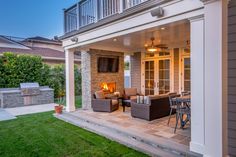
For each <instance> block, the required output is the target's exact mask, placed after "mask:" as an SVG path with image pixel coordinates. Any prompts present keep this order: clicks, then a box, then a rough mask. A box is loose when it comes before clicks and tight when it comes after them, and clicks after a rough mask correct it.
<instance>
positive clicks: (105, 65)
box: [98, 57, 119, 73]
mask: <svg viewBox="0 0 236 157" xmlns="http://www.w3.org/2000/svg"><path fill="white" fill-rule="evenodd" d="M118 71H119V57H98V72H99V73H116V72H118Z"/></svg>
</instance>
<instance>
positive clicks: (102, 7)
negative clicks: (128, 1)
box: [98, 0, 121, 19]
mask: <svg viewBox="0 0 236 157" xmlns="http://www.w3.org/2000/svg"><path fill="white" fill-rule="evenodd" d="M120 1H121V0H100V1H99V4H98V6H99V7H98V8H99V19H104V18H106V17H108V16H111V15H114V14H116V13H118V12H119V10H120Z"/></svg>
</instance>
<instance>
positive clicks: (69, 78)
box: [65, 50, 75, 112]
mask: <svg viewBox="0 0 236 157" xmlns="http://www.w3.org/2000/svg"><path fill="white" fill-rule="evenodd" d="M65 60H66V66H65V68H66V111H67V112H72V111H75V79H74V52H73V51H71V50H66V51H65Z"/></svg>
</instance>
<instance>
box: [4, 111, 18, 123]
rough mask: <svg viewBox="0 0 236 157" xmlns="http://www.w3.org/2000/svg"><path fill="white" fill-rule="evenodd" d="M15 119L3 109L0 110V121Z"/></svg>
mask: <svg viewBox="0 0 236 157" xmlns="http://www.w3.org/2000/svg"><path fill="white" fill-rule="evenodd" d="M15 118H16V117H15V116H13V115H12V114H10V113H8V112H7V111H6V110H4V109H0V121H5V120H11V119H15Z"/></svg>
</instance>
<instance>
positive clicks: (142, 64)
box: [141, 49, 174, 95]
mask: <svg viewBox="0 0 236 157" xmlns="http://www.w3.org/2000/svg"><path fill="white" fill-rule="evenodd" d="M141 58H142V59H141V91H142V94H145V61H154V64H155V65H154V66H155V67H154V68H155V72H154V80H155V87H154V94H155V95H157V94H159V88H158V87H157V81H158V79H159V78H158V68H159V67H158V66H159V64H158V62H159V60H165V59H170V92H173V90H174V53H173V49H171V50H170V55H169V56H158V55H155V57H150V58H145V53H142V57H141Z"/></svg>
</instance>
